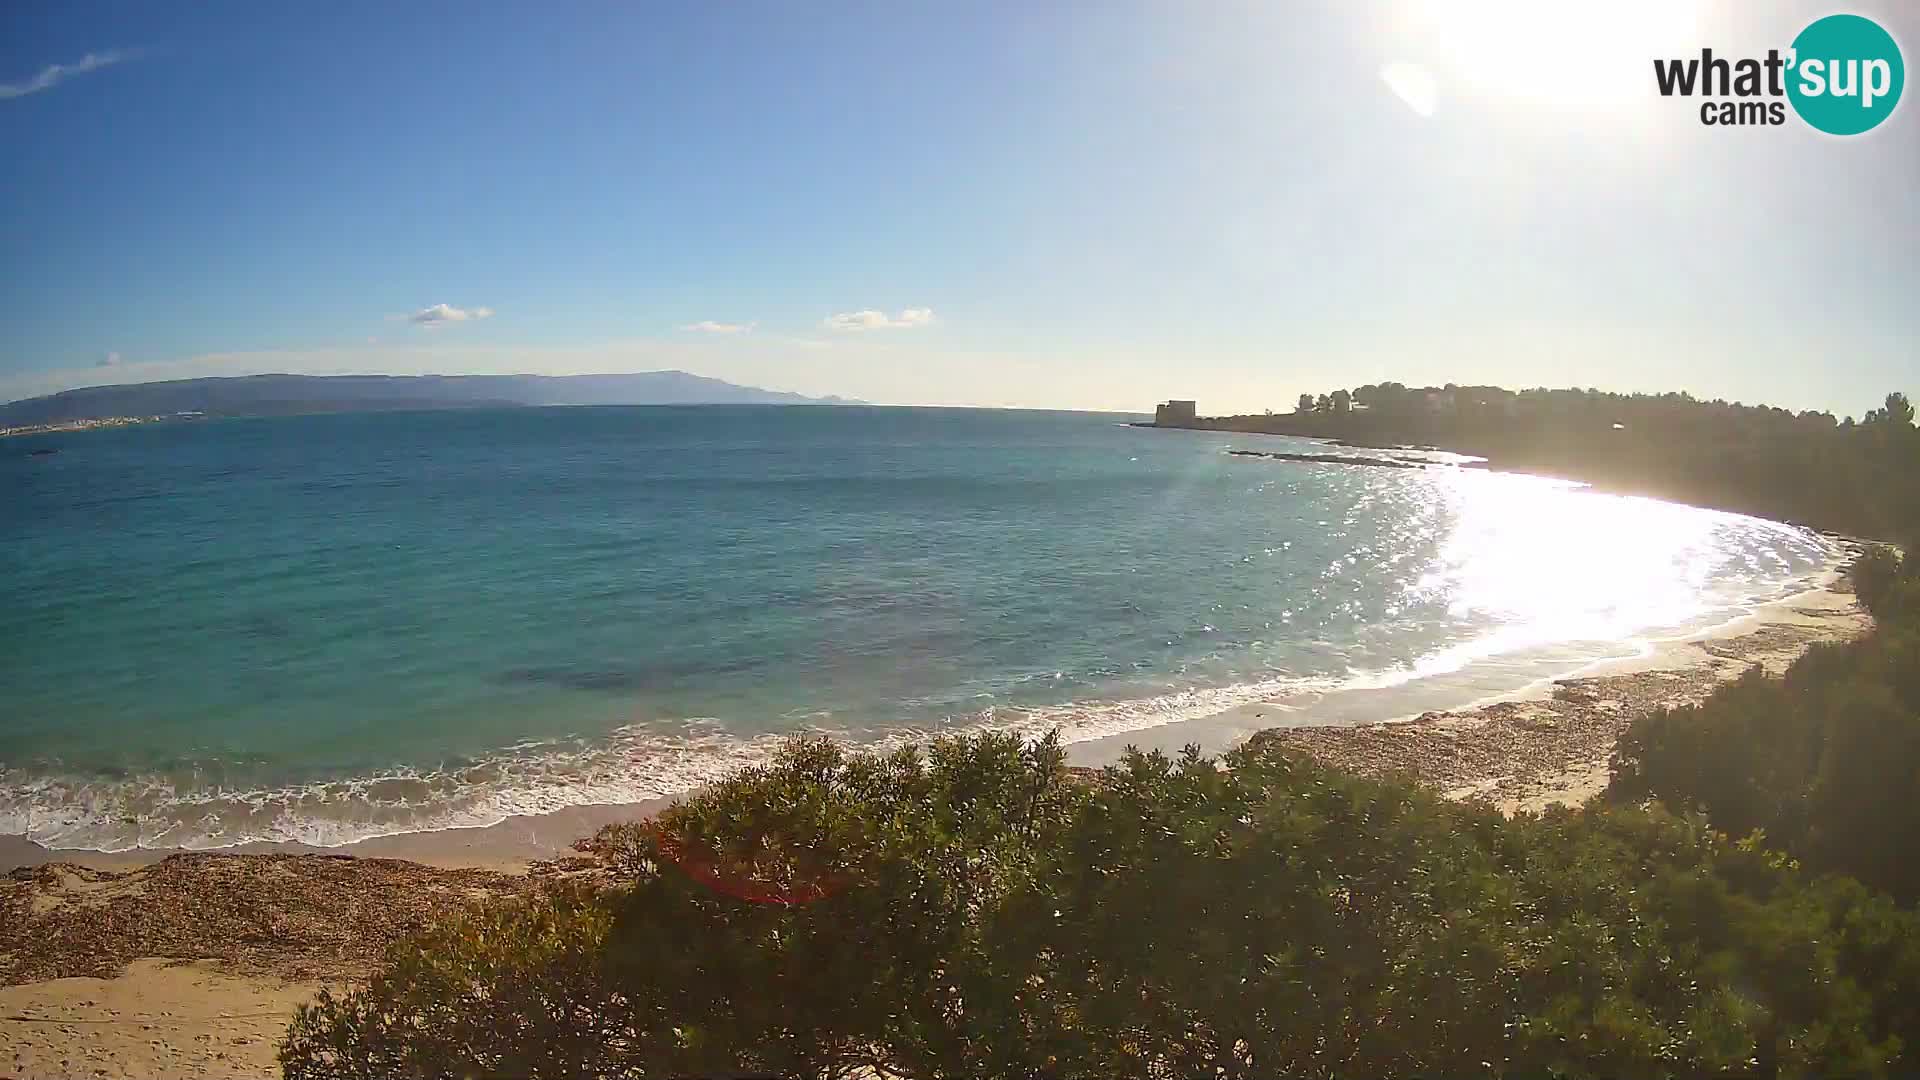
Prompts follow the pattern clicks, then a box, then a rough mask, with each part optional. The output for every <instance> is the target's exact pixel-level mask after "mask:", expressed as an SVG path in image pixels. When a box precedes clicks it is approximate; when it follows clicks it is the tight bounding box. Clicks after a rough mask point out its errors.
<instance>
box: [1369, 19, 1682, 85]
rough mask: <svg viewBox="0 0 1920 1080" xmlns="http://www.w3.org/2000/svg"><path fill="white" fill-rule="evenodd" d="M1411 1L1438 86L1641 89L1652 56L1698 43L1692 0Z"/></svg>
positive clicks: (1649, 81) (1648, 79)
mask: <svg viewBox="0 0 1920 1080" xmlns="http://www.w3.org/2000/svg"><path fill="white" fill-rule="evenodd" d="M1415 2H1416V4H1417V7H1416V15H1415V18H1414V20H1413V23H1414V28H1415V29H1416V30H1417V33H1418V34H1419V38H1420V43H1421V44H1422V45H1423V46H1425V47H1426V48H1427V50H1428V51H1429V54H1430V55H1431V56H1432V59H1433V63H1434V66H1435V71H1434V73H1433V75H1434V78H1435V79H1436V80H1437V81H1438V82H1439V84H1440V85H1441V86H1442V88H1443V89H1446V90H1453V89H1462V90H1466V91H1469V92H1472V93H1475V94H1480V95H1486V96H1494V97H1499V98H1504V99H1509V100H1518V101H1525V102H1530V103H1537V104H1542V105H1563V106H1571V105H1609V104H1618V103H1623V102H1627V101H1632V100H1635V99H1637V98H1641V97H1644V96H1646V95H1647V94H1648V93H1650V92H1651V89H1652V86H1653V81H1652V76H1651V75H1650V74H1649V73H1650V71H1651V67H1650V66H1649V65H1650V63H1651V61H1652V60H1653V58H1654V57H1656V56H1661V55H1666V54H1668V53H1670V52H1672V51H1673V50H1674V49H1676V48H1677V49H1681V50H1684V49H1687V48H1689V47H1692V48H1696V49H1697V48H1698V47H1699V44H1700V42H1699V38H1698V29H1699V23H1700V5H1699V3H1698V2H1697V0H1604V2H1593V3H1587V2H1581V0H1415ZM1403 96H1404V95H1403Z"/></svg>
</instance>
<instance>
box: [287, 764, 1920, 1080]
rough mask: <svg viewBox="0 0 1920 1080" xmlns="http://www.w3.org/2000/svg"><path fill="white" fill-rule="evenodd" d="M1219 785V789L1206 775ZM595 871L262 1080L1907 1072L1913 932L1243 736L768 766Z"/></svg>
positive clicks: (1805, 890) (1709, 844)
mask: <svg viewBox="0 0 1920 1080" xmlns="http://www.w3.org/2000/svg"><path fill="white" fill-rule="evenodd" d="M1222 766H1224V768H1223V767H1222ZM594 846H595V848H596V850H597V851H598V852H599V854H601V856H602V857H603V858H604V859H605V860H606V861H607V862H608V864H609V865H610V866H612V867H614V868H615V877H616V879H617V880H618V881H619V882H620V884H619V885H618V886H617V887H615V888H612V889H609V890H607V891H606V892H604V893H601V894H593V893H591V892H587V891H584V890H581V889H573V890H568V891H561V892H558V893H556V894H554V895H553V896H551V897H549V898H547V899H544V900H542V901H540V902H538V903H535V904H533V905H530V906H525V907H519V908H513V909H507V910H503V911H494V912H488V913H482V914H479V915H476V916H473V917H472V918H470V919H468V920H466V921H464V922H462V923H460V924H458V925H456V926H450V927H447V928H444V929H442V930H440V931H436V932H435V933H434V934H432V935H430V936H429V937H427V938H425V939H422V940H421V941H418V942H415V943H412V944H410V945H408V946H406V947H404V948H402V949H400V950H398V951H397V952H396V953H395V955H394V957H393V958H392V959H391V960H390V962H389V963H388V965H387V966H386V967H385V968H384V969H383V970H382V971H381V972H380V973H379V975H378V976H377V977H376V978H375V980H374V981H373V983H372V985H371V986H370V987H369V988H367V989H366V990H363V991H360V992H358V993H355V994H352V995H349V996H347V997H345V998H323V999H322V1000H321V1001H320V1002H319V1003H318V1004H317V1005H316V1006H314V1007H312V1008H310V1009H307V1010H304V1011H303V1012H302V1013H301V1015H300V1018H299V1020H298V1021H297V1022H296V1023H295V1025H294V1027H293V1030H292V1031H291V1032H290V1033H289V1036H288V1040H287V1042H286V1044H285V1046H284V1047H283V1050H282V1061H283V1063H284V1066H285V1069H286V1072H287V1075H288V1076H290V1077H298V1078H302V1080H306V1078H313V1080H318V1078H322V1077H362V1076H369V1077H370V1076H414V1077H425V1076H433V1077H455V1076H507V1075H515V1076H529V1075H531V1076H562V1075H566V1076H584V1075H593V1076H628V1077H666V1076H696V1075H713V1074H725V1073H735V1072H741V1071H757V1072H765V1073H774V1074H779V1075H783V1076H798V1077H822V1078H825V1077H846V1076H852V1075H858V1074H859V1072H860V1070H862V1069H868V1068H871V1069H875V1070H878V1071H879V1072H880V1073H881V1074H886V1075H896V1076H910V1077H953V1078H960V1077H999V1076H1036V1075H1045V1076H1059V1077H1087V1078H1092V1077H1111V1076H1165V1077H1174V1076H1181V1077H1184V1076H1209V1077H1255V1076H1275V1075H1303V1076H1329V1077H1331V1076H1375V1075H1412V1074H1428V1075H1440V1074H1447V1075H1454V1074H1462V1073H1473V1074H1493V1075H1507V1076H1538V1075H1550V1074H1557V1075H1565V1076H1624V1075H1631V1076H1683V1075H1684V1076H1694V1075H1725V1076H1775V1075H1791V1076H1815V1075H1888V1074H1893V1073H1899V1072H1903V1071H1912V1069H1913V1068H1914V1066H1915V1064H1916V1062H1915V1061H1914V1059H1913V1058H1912V1057H1911V1056H1910V1054H1911V1052H1910V1051H1909V1049H1908V1048H1909V1047H1911V1046H1915V1045H1920V1044H1917V1043H1916V1042H1915V1040H1916V1038H1920V1030H1917V1029H1916V1023H1917V1021H1916V1016H1915V1009H1916V1005H1915V1004H1914V1003H1915V1002H1920V959H1917V958H1916V942H1920V932H1917V928H1916V925H1915V918H1914V915H1913V914H1912V913H1911V912H1907V911H1902V910H1900V909H1898V908H1895V907H1894V906H1893V905H1892V904H1891V903H1890V902H1889V901H1888V900H1887V899H1886V898H1884V897H1879V896H1876V895H1874V894H1872V893H1870V892H1869V891H1867V890H1866V889H1864V888H1862V887H1861V886H1859V885H1858V884H1857V883H1850V882H1842V881H1821V882H1816V883H1811V884H1810V883H1809V882H1808V881H1807V880H1805V879H1804V878H1803V876H1802V875H1801V873H1800V872H1799V870H1798V869H1797V868H1796V867H1794V866H1793V865H1792V864H1791V863H1790V862H1789V861H1788V860H1787V858H1786V857H1785V856H1783V855H1780V854H1777V853H1774V852H1770V851H1767V850H1766V849H1765V848H1764V847H1762V846H1761V845H1760V844H1759V843H1758V842H1756V841H1749V842H1745V843H1742V844H1731V843H1729V842H1727V840H1726V839H1725V837H1724V836H1723V835H1722V834H1720V833H1718V832H1715V831H1713V830H1712V829H1710V828H1709V827H1708V826H1707V824H1706V823H1705V822H1704V821H1703V820H1701V819H1699V818H1686V817H1675V816H1672V815H1670V814H1667V813H1665V812H1664V811H1661V810H1659V809H1658V808H1657V807H1656V808H1652V809H1640V808H1634V807H1625V806H1614V807H1608V806H1603V805H1597V806H1595V807H1593V808H1592V809H1589V810H1585V811H1557V812H1554V813H1551V814H1549V815H1547V816H1545V817H1540V818H1535V817H1524V816H1523V817H1521V818H1518V819H1515V820H1513V821H1507V820H1504V819H1502V818H1500V817H1499V816H1498V815H1497V814H1494V813H1492V812H1491V811H1489V810H1486V809H1483V808H1477V807H1473V806H1463V805H1459V804H1454V803H1449V802H1446V801H1444V800H1442V799H1439V798H1438V797H1436V796H1434V795H1432V794H1430V793H1428V792H1425V791H1423V790H1420V789H1418V788H1415V787H1413V786H1411V785H1408V784H1401V783H1392V782H1380V781H1373V780H1363V779H1359V778H1356V777H1352V776H1348V775H1345V774H1341V773H1338V772H1334V771H1331V770H1328V769H1326V768H1323V767H1321V766H1318V765H1316V764H1314V763H1312V762H1310V761H1307V760H1304V759H1301V758H1296V757H1292V756H1288V755H1287V754H1286V753H1284V752H1282V751H1280V750H1278V749H1275V748H1273V747H1271V746H1266V745H1254V746H1250V747H1247V748H1245V749H1242V750H1240V751H1236V752H1234V753H1231V754H1228V755H1226V756H1225V758H1224V759H1223V760H1222V761H1220V762H1214V761H1211V760H1208V759H1205V758H1202V757H1200V756H1199V755H1198V754H1196V753H1192V752H1189V753H1188V754H1187V755H1185V756H1183V757H1181V758H1180V759H1178V760H1170V759H1168V758H1166V757H1163V756H1160V755H1146V756H1143V755H1138V754H1135V755H1131V756H1130V757H1129V758H1128V759H1127V760H1126V761H1124V762H1123V763H1122V764H1120V765H1118V766H1115V767H1112V768H1109V769H1106V770H1104V771H1102V772H1101V773H1100V774H1098V775H1097V776H1094V777H1091V778H1088V779H1085V780H1082V779H1079V778H1075V777H1072V776H1070V775H1069V774H1068V772H1067V770H1066V769H1065V767H1064V764H1063V759H1062V755H1061V753H1060V748H1059V746H1058V745H1057V744H1056V743H1054V742H1053V741H1051V740H1048V741H1044V742H1042V743H1039V744H1036V745H1032V746H1023V745H1021V744H1020V743H1019V741H1018V740H1015V739H1012V738H1008V737H1004V736H991V735H989V736H978V737H973V738H967V739H955V740H944V741H941V742H938V743H935V744H934V745H933V746H931V747H930V748H928V749H927V750H926V751H925V752H924V753H923V752H920V751H902V752H899V753H895V754H890V755H885V756H874V755H865V754H852V753H849V752H847V751H845V750H843V749H841V748H838V747H836V746H833V745H832V744H828V743H823V742H814V741H802V742H796V743H794V744H792V745H791V746H789V747H788V748H787V749H786V750H785V751H784V752H783V753H782V754H781V755H780V757H779V758H778V760H776V761H775V762H774V763H773V764H772V765H770V766H768V767H766V768H763V769H755V770H749V771H747V772H744V773H742V774H739V775H737V776H735V777H733V778H732V779H730V780H728V781H726V782H724V783H722V784H719V785H717V786H716V787H714V788H713V789H711V790H709V791H707V792H704V793H702V794H701V795H699V796H697V797H695V798H693V799H691V800H689V801H688V802H687V803H685V804H683V805H681V806H678V807H676V808H674V809H673V810H670V811H668V812H667V813H666V814H664V815H663V816H662V817H661V818H660V819H659V820H658V821H657V822H656V823H653V824H649V825H633V826H620V827H616V828H613V829H609V830H606V831H604V832H603V833H602V834H601V835H600V836H599V837H598V838H596V840H595V842H594Z"/></svg>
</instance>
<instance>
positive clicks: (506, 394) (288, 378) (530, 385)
mask: <svg viewBox="0 0 1920 1080" xmlns="http://www.w3.org/2000/svg"><path fill="white" fill-rule="evenodd" d="M836 404H859V403H858V402H855V401H853V400H851V399H848V398H839V397H825V398H813V397H807V396H805V395H803V394H790V393H785V392H783V391H779V390H762V389H760V388H758V387H753V386H739V385H736V384H734V383H730V382H723V381H721V380H719V379H709V378H706V377H705V376H702V375H692V374H688V373H687V372H684V371H642V372H636V373H634V374H631V375H249V376H245V377H241V378H219V379H181V380H178V381H174V382H153V383H136V384H132V385H127V386H86V387H81V388H79V389H76V390H65V391H62V392H61V393H58V394H48V395H47V396H45V397H37V398H27V399H25V400H23V401H15V402H12V403H10V404H6V405H0V427H13V426H18V425H22V424H56V423H60V422H61V421H66V420H90V419H95V418H98V417H107V416H157V415H163V414H167V413H178V412H198V413H205V414H207V415H209V416H285V415H291V414H294V413H323V412H374V411H388V412H391V411H398V410H407V409H488V408H495V409H497V408H512V407H515V406H523V405H836Z"/></svg>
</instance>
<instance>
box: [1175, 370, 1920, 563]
mask: <svg viewBox="0 0 1920 1080" xmlns="http://www.w3.org/2000/svg"><path fill="white" fill-rule="evenodd" d="M1196 426H1198V427H1205V428H1212V429H1218V430H1225V431H1251V432H1267V433H1272V434H1280V435H1298V436H1304V437H1311V438H1329V439H1339V440H1342V441H1345V442H1351V443H1355V444H1359V445H1368V446H1400V445H1419V446H1439V447H1442V448H1444V449H1447V450H1453V451H1457V452H1460V453H1464V454H1474V455H1479V456H1481V457H1485V458H1487V459H1488V462H1489V464H1490V465H1491V466H1492V467H1494V468H1500V469H1514V470H1519V471H1525V472H1538V473H1546V474H1550V475H1556V476H1564V477H1567V478H1569V479H1575V480H1583V481H1586V482H1588V483H1592V484H1595V485H1598V486H1600V487H1603V488H1607V489H1610V490H1618V491H1625V492H1631V493H1634V494H1641V495H1651V496H1654V497H1656V498H1664V499H1672V500H1675V501H1678V502H1687V503H1693V504H1696V505H1700V506H1711V507H1716V508H1719V509H1724V510H1733V511H1737V512H1739V513H1744V514H1755V515H1759V516H1761V517H1771V518H1777V519H1780V520H1786V521H1797V522H1801V523H1804V524H1808V525H1812V526H1815V527H1817V528H1823V529H1831V530H1833V531H1836V532H1844V533H1850V534H1853V535H1856V536H1864V537H1871V538H1876V539H1885V540H1902V541H1904V540H1911V539H1913V538H1915V537H1920V429H1916V428H1915V426H1914V409H1913V405H1912V404H1911V403H1910V402H1909V401H1908V399H1907V397H1906V395H1904V394H1899V393H1894V394H1888V395H1887V396H1886V399H1885V401H1884V402H1882V404H1881V405H1880V406H1879V407H1878V408H1874V409H1871V410H1869V411H1868V412H1867V413H1866V415H1865V416H1864V417H1863V418H1862V419H1861V420H1859V421H1858V422H1856V421H1855V420H1854V419H1853V418H1852V417H1846V418H1844V419H1842V418H1836V417H1835V416H1833V415H1832V414H1831V413H1825V412H1813V411H1806V412H1799V413H1795V412H1791V411H1789V410H1786V409H1779V408H1771V407H1768V406H1761V405H1741V404H1739V403H1737V402H1726V401H1702V400H1699V399H1696V398H1694V397H1693V396H1692V395H1690V394H1657V395H1656V394H1610V393H1602V392H1600V391H1598V390H1523V391H1519V392H1515V391H1512V390H1507V389H1504V388H1502V387H1498V386H1454V385H1451V384H1449V385H1448V386H1445V387H1426V388H1408V387H1405V386H1402V385H1400V384H1399V383H1382V384H1378V385H1369V386H1361V387H1358V388H1356V389H1354V390H1353V391H1351V392H1350V393H1349V392H1347V391H1339V392H1336V393H1334V394H1322V395H1320V396H1319V397H1317V398H1314V397H1311V396H1309V395H1305V394H1303V395H1301V398H1300V402H1299V404H1298V406H1297V407H1296V411H1294V412H1292V413H1267V414H1261V415H1240V416H1221V417H1203V418H1201V419H1200V420H1198V421H1196Z"/></svg>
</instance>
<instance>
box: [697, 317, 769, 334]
mask: <svg viewBox="0 0 1920 1080" xmlns="http://www.w3.org/2000/svg"><path fill="white" fill-rule="evenodd" d="M755 325H757V324H755V323H733V322H714V321H713V320H712V319H702V320H700V321H699V322H696V323H688V324H686V325H685V326H682V327H681V328H680V329H682V330H688V331H692V332H693V333H696V334H745V333H750V332H751V331H752V330H753V328H754V326H755Z"/></svg>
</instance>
